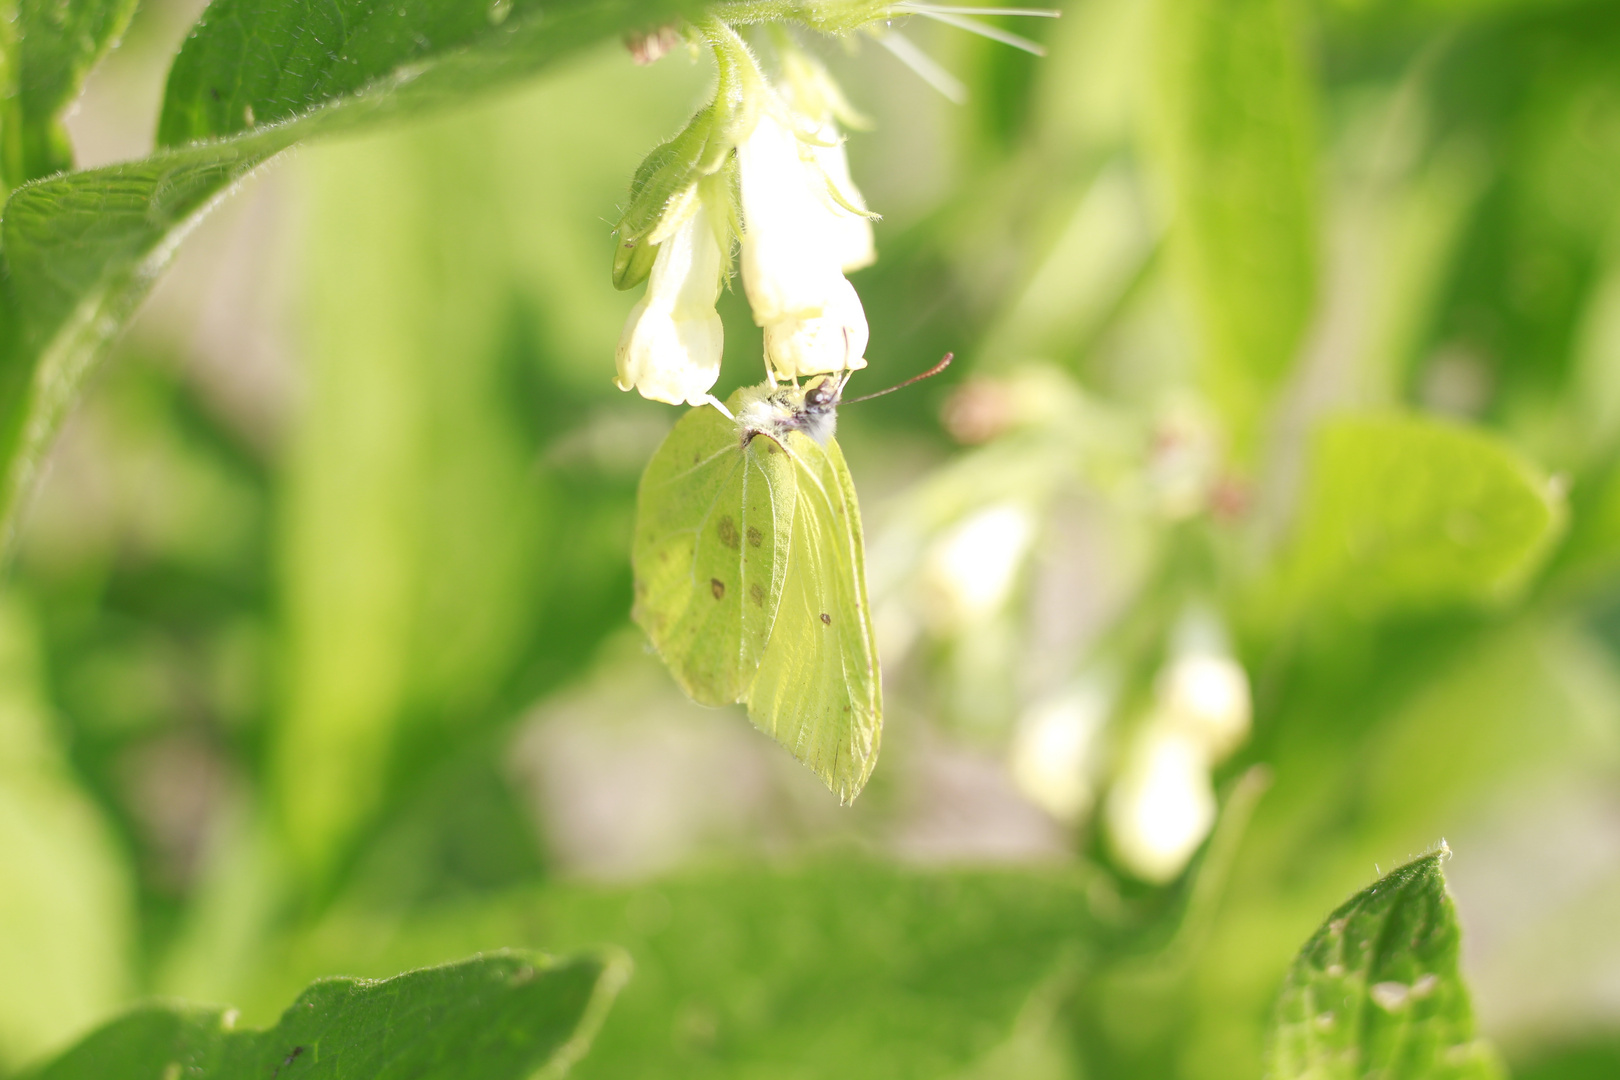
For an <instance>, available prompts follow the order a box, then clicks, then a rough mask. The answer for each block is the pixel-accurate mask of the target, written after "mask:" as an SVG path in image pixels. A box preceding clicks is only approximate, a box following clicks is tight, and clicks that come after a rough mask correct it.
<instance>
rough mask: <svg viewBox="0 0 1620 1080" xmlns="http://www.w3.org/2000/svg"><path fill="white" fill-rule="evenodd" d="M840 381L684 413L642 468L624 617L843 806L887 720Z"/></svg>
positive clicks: (746, 395)
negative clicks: (743, 706) (629, 610)
mask: <svg viewBox="0 0 1620 1080" xmlns="http://www.w3.org/2000/svg"><path fill="white" fill-rule="evenodd" d="M949 360H950V358H949V357H946V360H945V362H944V363H941V364H940V365H939V367H938V368H936V369H935V370H936V371H937V370H940V369H942V368H943V367H944V364H945V363H948V362H949ZM927 374H931V372H930V373H927ZM921 377H925V376H918V378H921ZM847 380H848V375H847V374H845V375H844V376H843V377H842V378H838V377H833V376H827V377H823V378H822V379H820V380H818V381H816V382H812V383H809V384H807V385H806V386H804V387H800V386H796V385H780V386H777V385H772V384H770V383H766V384H763V385H760V386H754V387H746V388H744V389H741V390H738V391H737V392H736V393H735V394H733V395H732V396H731V398H730V400H729V401H727V403H726V410H727V412H729V413H730V414H731V415H730V416H727V415H726V414H725V413H723V412H722V411H721V410H720V409H717V408H712V407H708V406H705V407H701V408H696V409H693V410H691V411H690V412H688V413H687V414H686V416H684V417H683V418H682V419H681V421H680V422H679V423H678V424H676V425H675V428H674V430H673V431H671V432H670V434H669V436H668V437H667V438H666V439H665V440H664V443H663V445H661V446H660V447H659V448H658V450H657V452H656V453H654V455H653V458H652V461H651V462H650V463H649V464H648V466H647V470H646V472H645V473H643V474H642V478H641V486H640V489H639V491H638V492H637V497H636V526H635V536H634V540H633V542H632V548H631V564H632V567H633V569H634V572H635V596H636V599H635V608H634V611H633V616H634V618H635V620H636V622H637V623H638V624H639V625H640V626H641V628H642V629H643V630H645V631H646V633H647V636H648V637H649V638H650V639H651V640H652V643H653V646H654V648H656V649H657V651H658V654H659V656H660V657H662V658H663V660H664V663H665V664H666V665H667V666H668V668H669V670H670V672H671V673H672V674H673V675H674V677H675V680H676V682H678V683H679V684H680V686H681V688H682V689H683V690H685V691H686V693H687V695H688V696H690V697H691V698H692V699H693V700H695V701H698V702H701V703H703V704H705V705H729V704H732V703H733V702H746V703H747V705H748V716H749V719H751V720H752V721H753V722H754V725H755V726H756V727H758V728H759V729H760V730H761V731H763V732H765V733H766V734H767V735H770V736H771V737H772V738H774V739H775V740H776V741H777V742H779V743H780V744H782V746H784V747H785V748H786V749H787V750H788V751H789V752H790V753H792V754H793V756H794V757H796V758H797V759H798V760H799V761H801V762H803V763H804V764H805V765H806V766H808V767H809V768H810V770H811V771H812V772H814V773H815V774H816V775H817V776H819V777H820V778H821V779H822V781H823V782H824V783H826V785H827V786H828V788H830V789H831V790H832V792H833V793H834V794H835V795H837V796H838V798H839V801H840V802H844V803H848V802H851V801H853V800H854V798H855V796H856V795H858V794H860V791H861V788H862V787H864V786H865V784H866V781H867V779H868V778H869V777H870V776H871V774H872V768H873V766H874V765H875V764H876V762H877V756H878V746H879V743H880V741H881V736H882V727H883V698H882V687H881V678H880V675H879V672H878V656H877V646H876V642H875V640H874V637H873V633H872V615H871V608H870V605H869V603H868V600H867V592H866V550H865V545H864V541H863V540H862V536H861V517H860V509H859V507H858V505H857V503H856V499H855V484H854V481H853V480H852V479H851V477H850V474H849V466H848V465H847V464H845V462H844V455H843V452H842V451H841V450H840V449H839V448H838V442H837V440H836V439H834V437H833V435H834V433H835V429H836V425H837V408H838V405H839V404H840V403H841V397H842V393H843V389H844V385H845V383H846V382H847ZM914 381H915V379H912V380H907V383H902V384H900V385H901V386H904V385H907V384H909V383H910V382H914ZM898 388H899V387H892V388H891V389H898ZM887 392H888V391H882V393H887ZM868 396H870V397H875V396H877V395H875V394H873V395H868ZM856 400H865V399H864V398H862V399H856Z"/></svg>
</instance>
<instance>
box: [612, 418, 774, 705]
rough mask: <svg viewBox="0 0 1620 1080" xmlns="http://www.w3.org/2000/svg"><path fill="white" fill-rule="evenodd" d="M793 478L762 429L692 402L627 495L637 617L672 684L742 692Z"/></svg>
mask: <svg viewBox="0 0 1620 1080" xmlns="http://www.w3.org/2000/svg"><path fill="white" fill-rule="evenodd" d="M795 484H796V477H795V475H794V470H793V467H792V465H791V462H790V460H789V458H788V455H787V454H785V453H783V452H782V451H781V448H780V447H778V446H776V444H774V443H772V442H771V441H770V440H769V439H754V440H753V441H752V442H750V444H749V445H748V446H747V447H746V448H745V447H743V446H742V444H741V442H740V440H739V438H738V435H737V429H736V426H735V424H734V423H733V422H732V421H730V420H728V419H726V418H725V417H724V416H722V415H721V414H720V413H719V411H718V410H715V409H708V408H703V409H693V410H691V411H690V412H688V413H687V414H686V415H685V416H684V417H683V418H682V419H681V421H680V423H678V424H676V425H675V429H674V430H673V431H671V432H670V434H669V437H668V438H666V439H665V440H664V443H663V445H662V446H660V447H659V448H658V451H657V453H656V454H654V455H653V459H652V461H651V462H650V463H649V464H648V466H647V471H646V472H645V473H644V474H643V476H642V479H641V486H640V489H639V490H638V492H637V497H636V531H635V539H634V542H633V545H632V549H631V562H632V564H633V567H634V570H635V580H636V605H635V619H636V622H637V623H639V624H640V625H641V627H642V629H644V630H645V631H646V632H647V636H648V637H650V638H651V639H652V643H653V646H654V647H655V648H656V649H657V650H658V653H659V655H660V656H661V657H662V658H663V660H664V662H665V663H666V664H667V665H668V667H669V669H670V671H671V672H672V673H673V674H674V676H675V679H676V681H677V682H679V683H680V684H681V688H682V689H683V690H685V691H686V692H687V694H688V695H690V696H691V697H692V698H693V699H694V700H695V701H699V702H702V703H703V704H706V705H729V704H731V703H732V702H735V701H742V700H744V699H745V698H746V696H747V693H748V688H749V686H750V685H751V683H752V681H753V679H754V673H755V670H756V669H757V667H758V666H759V661H760V656H761V654H762V653H763V651H764V649H765V646H766V642H767V641H768V639H769V637H770V634H771V629H772V625H773V621H774V618H775V615H776V612H777V610H778V608H779V599H780V596H781V592H782V586H783V581H784V579H785V576H786V572H787V565H788V543H789V537H790V531H791V524H792V519H793V514H794V509H795Z"/></svg>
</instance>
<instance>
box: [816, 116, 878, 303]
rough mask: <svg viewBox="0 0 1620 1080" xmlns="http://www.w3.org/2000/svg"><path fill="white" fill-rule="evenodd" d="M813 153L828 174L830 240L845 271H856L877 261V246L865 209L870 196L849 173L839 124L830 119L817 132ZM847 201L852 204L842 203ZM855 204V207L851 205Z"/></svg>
mask: <svg viewBox="0 0 1620 1080" xmlns="http://www.w3.org/2000/svg"><path fill="white" fill-rule="evenodd" d="M810 153H811V157H812V159H813V160H814V161H815V163H816V165H817V166H818V167H819V168H820V170H821V173H822V175H823V176H824V177H826V181H827V189H828V190H827V193H826V197H825V201H826V203H827V204H828V205H827V209H828V211H829V212H830V213H831V214H832V220H831V221H830V222H829V224H828V228H829V230H830V231H829V233H828V236H827V241H828V243H829V244H830V245H831V247H832V249H833V253H834V256H835V257H836V258H837V259H838V267H839V269H841V270H842V271H843V272H844V273H846V274H849V273H853V272H854V271H856V270H859V269H861V268H862V267H866V266H871V265H872V264H873V263H874V262H876V261H877V246H876V244H875V243H874V241H873V239H872V219H871V218H869V217H867V216H866V215H865V214H864V213H858V212H857V211H862V210H865V209H866V200H865V199H863V198H861V193H860V191H859V190H858V189H857V188H856V187H855V181H854V180H852V179H850V175H849V155H848V154H846V153H845V152H844V139H843V136H842V135H841V134H840V133H839V131H838V125H837V124H836V123H834V122H833V121H832V120H827V121H826V122H825V123H823V124H822V125H821V128H820V130H818V131H817V132H816V142H815V143H812V144H811V150H810ZM843 203H847V204H848V205H847V206H845V205H842V204H843ZM851 207H853V209H851Z"/></svg>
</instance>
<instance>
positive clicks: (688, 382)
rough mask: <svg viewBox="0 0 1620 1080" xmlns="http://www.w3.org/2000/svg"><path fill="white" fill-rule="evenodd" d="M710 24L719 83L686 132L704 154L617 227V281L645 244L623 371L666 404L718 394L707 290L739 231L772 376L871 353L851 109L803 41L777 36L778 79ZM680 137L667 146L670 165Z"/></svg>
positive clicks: (863, 217)
mask: <svg viewBox="0 0 1620 1080" xmlns="http://www.w3.org/2000/svg"><path fill="white" fill-rule="evenodd" d="M712 34H713V38H714V43H715V47H716V51H717V52H723V53H724V54H725V55H724V58H723V60H722V64H721V73H722V80H721V81H722V86H721V88H720V93H719V95H718V96H717V100H716V104H715V105H712V106H710V107H709V109H706V110H705V111H704V112H703V113H700V114H699V116H698V118H697V119H695V120H694V125H701V127H702V129H703V130H701V131H699V132H698V133H697V137H688V138H687V141H688V142H689V143H691V144H694V145H696V144H701V147H700V153H701V154H702V155H704V156H707V157H709V158H711V159H712V164H713V168H712V169H709V170H705V169H704V168H703V167H702V162H701V161H700V162H699V163H698V167H697V168H695V169H691V170H690V172H692V173H695V174H696V175H693V176H691V177H690V179H688V181H687V183H686V184H685V186H684V187H680V188H678V189H677V190H675V191H674V192H673V193H671V194H669V195H668V196H667V197H665V198H664V201H663V204H662V206H661V208H660V209H661V213H660V214H659V215H658V216H657V219H656V222H655V223H654V224H652V227H651V228H650V229H648V230H647V231H646V232H645V234H644V235H641V236H635V235H630V236H626V235H625V234H626V230H625V229H624V227H623V226H621V230H620V231H621V239H620V243H621V252H622V253H623V255H622V258H621V260H620V262H621V264H622V265H623V267H624V270H625V272H623V273H620V274H618V275H617V277H618V279H619V284H621V286H622V285H626V284H634V283H635V279H636V278H637V277H638V276H639V275H637V274H636V264H637V263H640V264H643V265H645V264H647V262H648V252H649V251H651V252H652V255H651V260H650V265H647V266H646V280H647V292H646V295H645V296H644V297H643V298H642V299H641V301H640V302H639V303H637V304H636V306H635V307H634V308H633V309H632V310H631V312H630V317H629V318H628V319H627V320H626V322H625V326H624V331H623V333H622V334H621V335H620V338H619V349H618V369H619V376H618V385H619V387H620V389H623V390H629V389H632V388H634V389H635V390H637V391H639V392H640V393H641V395H642V396H643V397H647V398H652V399H653V400H656V401H667V402H669V403H671V404H680V403H682V402H685V403H687V404H691V405H701V404H705V403H710V402H712V401H713V398H712V397H711V396H710V390H711V388H712V387H713V386H714V383H715V380H716V379H717V378H719V374H720V356H721V352H722V347H723V334H722V330H721V326H720V317H719V315H718V314H716V312H715V301H716V300H717V299H718V297H719V294H720V288H721V285H722V284H723V282H724V280H725V278H726V276H727V274H728V273H729V271H730V266H731V246H732V237H733V235H734V234H736V233H737V232H739V231H740V234H741V235H740V240H741V249H742V251H741V266H742V282H743V288H744V290H745V291H746V293H747V296H748V302H749V306H750V307H751V308H752V310H753V314H754V321H755V323H757V324H758V325H759V326H760V327H762V328H763V330H764V336H765V358H766V362H767V365H768V370H769V371H770V372H771V374H772V375H773V377H780V378H784V379H792V378H797V377H800V376H805V375H816V374H822V373H826V372H836V371H843V370H845V369H850V368H860V367H864V366H865V365H866V359H865V354H866V344H867V336H868V334H867V325H866V313H865V311H864V309H863V308H862V307H861V300H860V297H859V296H857V295H856V293H855V287H854V286H853V285H851V284H850V282H849V279H848V278H847V277H845V276H844V275H845V274H846V273H848V272H849V271H852V270H856V269H858V268H860V267H863V266H866V265H868V264H870V263H871V262H872V260H873V259H874V258H875V257H876V256H875V251H874V247H873V240H872V224H871V220H870V215H869V214H868V212H867V210H866V206H865V203H864V202H863V201H862V199H861V195H860V192H859V191H857V190H856V189H855V185H854V184H853V183H852V182H851V180H850V176H849V162H848V158H847V157H846V156H845V152H844V145H843V134H842V131H841V129H840V126H839V125H840V121H843V122H844V123H846V124H847V123H850V122H858V118H856V117H855V116H854V114H853V113H851V112H850V111H849V110H848V108H847V106H845V105H844V103H843V98H842V96H841V95H840V94H839V93H838V90H837V87H836V86H835V85H834V84H833V82H832V80H831V79H830V78H829V77H828V76H827V74H826V72H825V70H824V69H822V67H821V66H820V65H819V64H818V63H816V62H815V61H813V60H811V59H810V58H809V57H807V56H805V55H804V54H802V53H800V52H798V51H796V50H793V49H791V47H786V46H784V47H783V48H782V49H781V50H780V51H781V52H782V54H783V62H782V68H783V77H782V78H781V79H780V80H779V82H778V83H775V84H773V83H772V82H770V81H768V80H767V79H766V78H765V76H764V75H763V73H762V72H761V71H760V70H759V67H758V65H757V62H756V61H755V59H754V56H753V54H752V52H751V51H750V50H749V49H748V48H747V46H746V45H744V44H743V42H742V41H741V40H740V39H739V38H737V37H736V35H735V34H734V33H732V32H730V31H729V29H725V28H718V29H716V30H714V31H712ZM728 81H730V82H731V83H732V84H733V85H730V86H728V85H726V83H727V82H728ZM690 131H692V128H690V127H689V128H688V132H690ZM686 135H687V133H683V136H686ZM677 141H679V138H678V140H677ZM717 142H718V143H720V144H721V146H722V147H723V150H720V151H719V152H717V147H716V143H717ZM682 149H684V148H681V147H677V148H675V150H674V152H673V153H666V154H664V155H662V157H663V158H664V159H666V160H668V159H673V160H675V161H676V162H677V165H676V168H677V169H679V168H680V166H681V165H682V164H684V163H683V162H680V161H679V158H678V155H679V153H680V151H681V150H682ZM663 150H664V148H660V151H663ZM660 157H661V155H660V152H659V151H655V152H654V159H659V158H660ZM659 164H662V162H661V161H660V162H659ZM656 167H657V166H656V165H655V168H656ZM644 170H645V166H644ZM645 183H646V184H647V185H649V186H651V185H652V184H654V183H655V178H654V177H648V178H646V180H645ZM659 194H660V195H662V194H663V193H662V191H659Z"/></svg>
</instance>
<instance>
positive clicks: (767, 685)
mask: <svg viewBox="0 0 1620 1080" xmlns="http://www.w3.org/2000/svg"><path fill="white" fill-rule="evenodd" d="M755 441H756V442H761V441H765V440H763V439H756V440H755ZM783 445H784V448H785V449H786V450H787V451H788V454H787V455H785V456H787V457H789V458H791V460H792V461H793V463H794V469H795V472H796V476H795V480H796V484H795V492H796V496H797V503H798V505H797V508H796V509H795V511H794V514H793V520H792V541H791V544H790V545H789V548H788V557H787V573H786V580H785V581H784V583H783V586H782V593H781V603H780V606H779V607H778V609H777V614H776V622H775V625H774V626H773V627H772V630H771V636H770V640H769V642H768V643H767V644H766V647H765V651H764V654H763V655H762V656H761V658H760V663H759V671H758V673H757V674H756V675H755V677H754V683H753V686H752V687H751V688H750V690H749V692H748V715H749V717H750V718H751V719H752V720H753V721H754V723H755V724H756V725H757V726H758V727H759V728H760V729H761V730H763V731H765V732H766V733H767V734H769V735H771V736H772V737H773V738H775V739H776V741H777V742H779V743H781V744H782V745H783V746H785V747H786V748H787V749H788V750H789V751H790V752H791V753H792V754H793V756H794V757H796V758H798V759H799V760H800V761H802V762H803V763H804V764H805V765H807V766H809V768H810V769H811V771H813V772H814V773H815V774H816V775H817V776H819V777H821V779H822V780H823V781H825V782H826V784H827V786H828V787H829V788H831V789H832V790H833V792H834V793H835V794H837V795H838V797H839V800H840V801H842V802H849V801H851V800H852V799H854V798H855V796H856V795H858V794H859V793H860V790H861V788H862V787H863V786H864V785H865V784H866V780H867V777H868V776H870V775H871V772H872V766H873V765H874V764H875V763H876V761H877V754H878V743H879V736H880V733H881V729H882V722H883V713H882V708H883V707H882V690H881V687H880V677H879V672H878V660H877V649H876V645H875V643H874V640H873V636H872V623H871V616H870V609H869V607H868V604H867V597H866V566H865V546H864V543H863V541H862V537H861V524H860V511H859V508H858V506H857V505H856V502H855V485H854V483H853V481H852V480H851V478H850V475H849V468H848V466H847V465H845V463H844V456H843V453H842V452H841V451H840V450H839V449H838V444H837V442H835V441H833V440H831V439H829V440H828V441H827V445H826V446H825V447H823V446H820V445H818V444H817V443H816V442H814V441H813V440H811V439H809V438H806V437H805V436H803V435H800V434H798V433H797V432H793V433H790V434H789V435H788V436H787V437H786V439H785V441H784V444H783Z"/></svg>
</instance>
